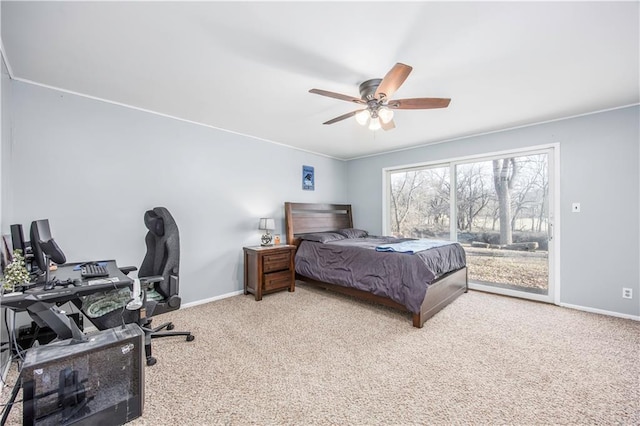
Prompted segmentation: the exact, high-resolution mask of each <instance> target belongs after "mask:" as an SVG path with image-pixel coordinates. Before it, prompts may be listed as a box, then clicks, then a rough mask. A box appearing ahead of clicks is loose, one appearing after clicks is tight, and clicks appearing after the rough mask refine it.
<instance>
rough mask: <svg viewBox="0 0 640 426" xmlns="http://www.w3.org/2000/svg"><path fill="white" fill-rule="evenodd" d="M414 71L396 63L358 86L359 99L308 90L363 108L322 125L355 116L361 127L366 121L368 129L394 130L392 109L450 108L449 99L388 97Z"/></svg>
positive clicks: (317, 90)
mask: <svg viewBox="0 0 640 426" xmlns="http://www.w3.org/2000/svg"><path fill="white" fill-rule="evenodd" d="M412 69H413V68H412V67H410V66H409V65H405V64H401V63H399V62H398V63H397V64H395V65H394V66H393V68H391V70H390V71H389V72H388V73H387V75H385V76H384V78H382V79H380V78H374V79H371V80H367V81H365V82H363V83H362V84H360V98H354V97H352V96H349V95H342V94H340V93H335V92H329V91H327V90H320V89H311V90H309V92H310V93H315V94H317V95H322V96H328V97H330V98H335V99H340V100H343V101H347V102H353V103H356V104H359V105H362V106H364V108H362V109H358V110H355V111H351V112H349V113H346V114H343V115H341V116H339V117H336V118H333V119H331V120H329V121H326V122H324V123H322V124H333V123H337V122H338V121H342V120H344V119H347V118H349V117H353V116H355V117H356V121H358V123H360V124H362V125H363V126H364V125H366V124H367V122H369V129H371V130H378V129H380V128H382V129H383V130H391V129H393V128H395V127H396V125H395V123H394V122H393V110H394V109H433V108H446V107H448V106H449V102H451V99H449V98H411V99H395V100H391V99H390V98H391V97H392V96H393V94H394V93H395V92H396V90H398V88H399V87H400V86H401V85H402V83H404V81H405V80H406V79H407V77H408V76H409V73H410V72H411V70H412Z"/></svg>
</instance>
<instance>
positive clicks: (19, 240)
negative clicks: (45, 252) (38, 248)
mask: <svg viewBox="0 0 640 426" xmlns="http://www.w3.org/2000/svg"><path fill="white" fill-rule="evenodd" d="M11 245H12V246H13V250H21V251H22V256H23V257H27V250H26V249H27V247H26V245H25V243H24V233H23V232H22V225H20V224H19V223H17V224H14V225H11Z"/></svg>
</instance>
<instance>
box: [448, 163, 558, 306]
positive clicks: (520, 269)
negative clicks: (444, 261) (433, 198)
mask: <svg viewBox="0 0 640 426" xmlns="http://www.w3.org/2000/svg"><path fill="white" fill-rule="evenodd" d="M455 181H456V185H455V200H456V209H455V212H456V231H457V240H458V241H459V242H460V243H461V244H462V245H463V246H464V248H465V251H466V253H467V265H468V271H469V281H470V282H474V283H478V284H480V285H486V286H490V287H493V288H494V289H503V290H507V291H517V292H525V293H530V294H539V295H549V294H550V292H549V231H550V226H551V225H550V215H549V200H550V194H549V155H548V152H543V153H532V154H528V155H522V154H519V155H517V156H504V157H499V158H492V159H489V160H484V159H483V160H479V161H474V162H467V163H461V164H457V165H456V166H455Z"/></svg>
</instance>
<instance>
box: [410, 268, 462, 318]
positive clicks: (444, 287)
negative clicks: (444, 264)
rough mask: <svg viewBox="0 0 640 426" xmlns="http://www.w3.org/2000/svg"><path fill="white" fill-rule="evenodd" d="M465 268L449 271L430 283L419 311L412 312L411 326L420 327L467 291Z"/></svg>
mask: <svg viewBox="0 0 640 426" xmlns="http://www.w3.org/2000/svg"><path fill="white" fill-rule="evenodd" d="M468 289H469V288H468V284H467V268H466V267H464V268H461V269H458V270H457V271H453V272H449V273H448V274H446V275H444V276H442V277H441V278H440V279H438V280H437V281H435V282H433V283H431V284H430V285H429V288H427V293H426V295H425V297H424V301H423V302H422V306H421V309H420V312H418V313H414V314H413V326H414V327H417V328H422V326H423V325H424V323H425V321H427V320H428V319H429V318H431V317H432V316H434V315H435V314H436V313H438V311H440V310H441V309H442V308H444V307H445V306H447V305H448V304H449V303H451V302H453V301H454V300H456V298H457V297H458V296H460V295H461V294H462V293H466V292H467V291H468Z"/></svg>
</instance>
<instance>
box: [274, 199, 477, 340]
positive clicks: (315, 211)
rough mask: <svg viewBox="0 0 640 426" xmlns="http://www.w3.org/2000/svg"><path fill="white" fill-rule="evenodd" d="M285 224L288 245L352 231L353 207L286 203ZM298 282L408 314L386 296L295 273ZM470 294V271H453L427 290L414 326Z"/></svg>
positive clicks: (421, 324) (462, 269)
mask: <svg viewBox="0 0 640 426" xmlns="http://www.w3.org/2000/svg"><path fill="white" fill-rule="evenodd" d="M284 211H285V221H286V227H287V244H293V245H296V246H298V245H300V241H301V240H300V239H299V238H298V237H297V236H296V235H298V234H305V233H309V232H326V231H335V230H338V229H344V228H353V218H352V216H351V205H350V204H309V203H291V202H286V203H284ZM296 279H299V280H301V281H304V282H305V283H309V284H314V285H317V286H319V287H321V288H325V289H327V290H332V291H335V292H338V293H342V294H347V295H350V296H354V297H356V298H359V299H363V300H367V301H370V302H375V303H380V304H382V305H385V306H390V307H392V308H395V309H399V310H402V311H405V312H407V311H408V310H407V308H406V307H405V306H403V305H401V304H399V303H397V302H395V301H393V300H391V299H389V298H387V297H382V296H377V295H375V294H371V293H368V292H366V291H362V290H358V289H354V288H349V287H344V286H341V285H337V284H332V283H327V282H323V281H317V280H314V279H311V278H308V277H305V276H303V275H300V274H298V273H296ZM467 291H468V283H467V268H466V267H464V268H461V269H458V270H456V271H453V272H450V273H448V274H446V275H444V276H442V277H440V278H439V279H437V280H436V281H434V282H433V283H431V284H430V285H429V287H428V288H427V293H426V294H425V298H424V300H423V301H422V305H421V307H420V312H412V314H413V326H414V327H418V328H422V326H423V325H424V323H425V321H427V320H428V319H429V318H431V317H432V316H434V315H435V314H436V313H437V312H438V311H440V310H441V309H442V308H444V307H445V306H447V305H448V304H449V303H451V302H453V301H454V300H455V299H456V298H457V297H458V296H460V295H461V294H462V293H466V292H467Z"/></svg>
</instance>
